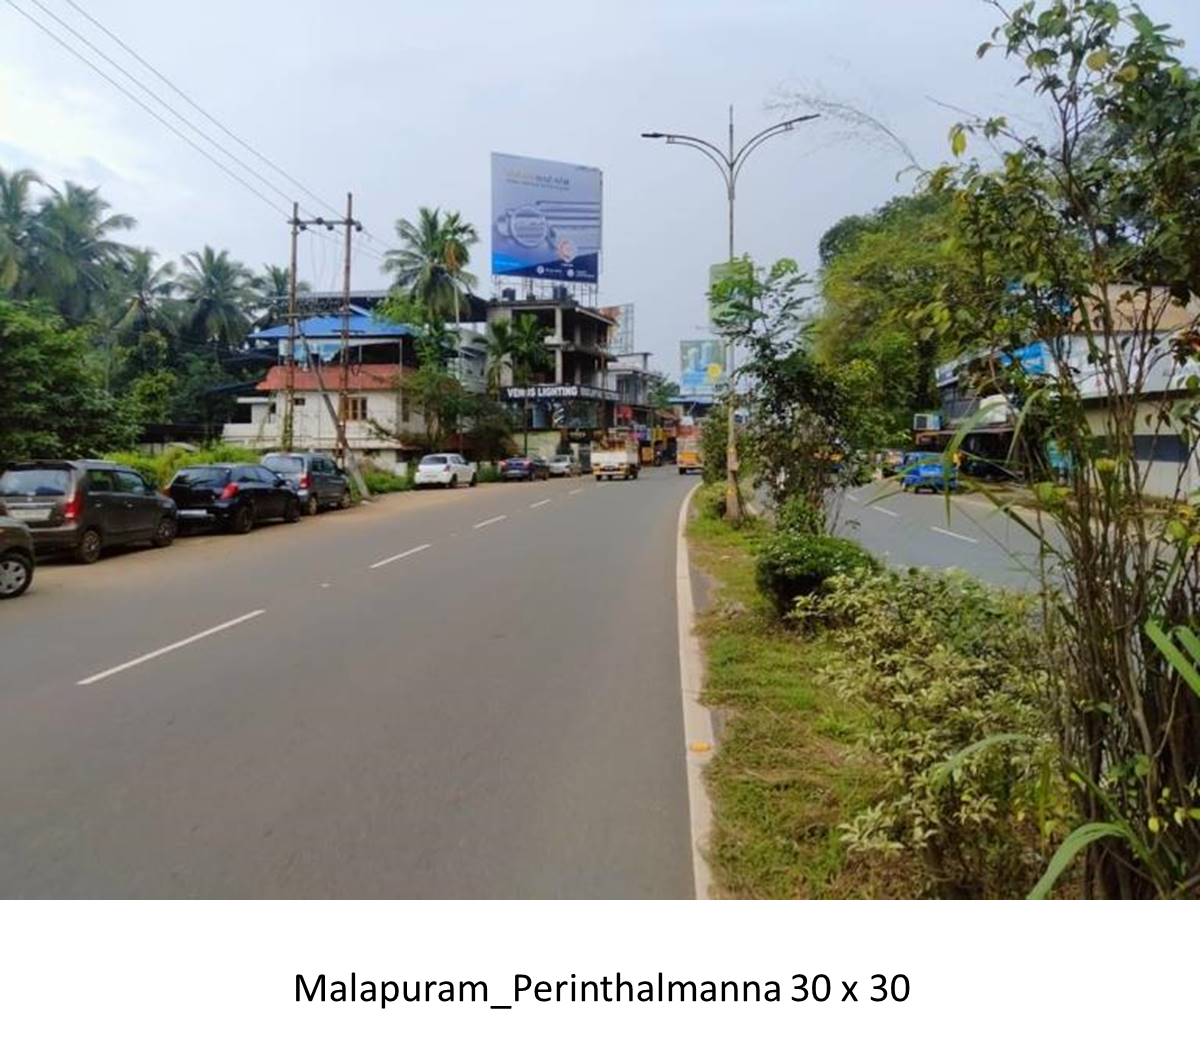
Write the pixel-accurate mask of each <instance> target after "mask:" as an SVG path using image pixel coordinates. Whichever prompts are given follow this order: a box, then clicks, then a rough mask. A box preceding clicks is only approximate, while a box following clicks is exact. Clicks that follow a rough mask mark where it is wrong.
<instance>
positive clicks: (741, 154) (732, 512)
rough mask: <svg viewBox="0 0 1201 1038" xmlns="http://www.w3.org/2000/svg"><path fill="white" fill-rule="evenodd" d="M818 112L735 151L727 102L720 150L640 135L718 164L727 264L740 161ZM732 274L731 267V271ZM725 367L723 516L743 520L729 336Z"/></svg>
mask: <svg viewBox="0 0 1201 1038" xmlns="http://www.w3.org/2000/svg"><path fill="white" fill-rule="evenodd" d="M816 118H817V115H816V114H813V115H800V116H797V117H796V118H795V119H785V120H784V122H782V123H776V124H775V125H774V126H769V127H768V128H767V129H766V130H760V131H759V132H758V133H757V134H755V135H754V136H753V137H751V138H749V139H748V140H747V141H746V142H745V143H744V144H743V145H742V147H740V148H739V149H738V150H737V151H735V150H734V106H733V105H730V123H729V135H728V137H727V146H726V148H725V149H724V150H723V149H722V148H721V147H720V146H719V145H717V144H714V143H712V142H711V141H707V140H704V139H702V138H700V137H691V136H689V135H688V134H684V133H659V132H657V131H656V132H654V133H644V134H643V135H642V136H643V137H650V138H652V139H655V140H664V141H666V142H667V143H668V144H681V145H683V146H684V147H686V148H692V149H693V150H695V151H699V152H701V153H702V154H704V155H706V156H707V157H708V158H709V161H710V162H712V163H713V164H714V165H715V166H717V170H718V172H719V173H720V174H721V176H722V180H723V181H724V182H725V185H726V230H727V235H728V244H729V257H730V265H731V268H732V267H733V263H734V189H735V187H736V185H737V183H738V174H739V173H741V172H742V167H743V164H744V163H745V162H746V160H747V158H748V157H749V156H750V154H751V152H752V151H754V150H755V149H756V148H757V147H759V145H760V144H762V143H763V142H764V141H766V140H768V139H770V138H772V137H776V136H779V135H780V134H781V133H787V132H788V131H789V130H792V129H795V128H796V127H797V126H799V125H800V124H801V123H803V122H808V121H809V120H810V119H816ZM730 273H733V270H732V269H731V270H730ZM726 370H727V377H728V378H729V380H730V403H729V415H728V416H727V419H728V420H727V423H726V517H727V518H728V519H730V520H731V521H732V522H735V523H737V522H740V521H741V520H742V495H741V494H740V493H739V489H738V439H737V435H736V431H737V430H736V426H735V422H734V411H735V406H734V405H735V403H736V400H737V397H736V395H735V386H736V376H737V368H736V367H735V365H734V340H733V339H732V338H731V339H729V341H728V342H727V345H726Z"/></svg>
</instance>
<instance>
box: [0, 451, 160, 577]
mask: <svg viewBox="0 0 1201 1038" xmlns="http://www.w3.org/2000/svg"><path fill="white" fill-rule="evenodd" d="M0 513H7V514H8V515H9V516H11V517H12V518H13V519H19V520H20V521H21V522H23V523H24V524H25V525H26V526H28V527H29V532H30V534H31V535H32V536H33V543H34V547H35V548H36V549H37V551H38V552H39V553H47V552H55V551H66V552H70V553H71V554H72V555H74V556H75V558H76V559H77V560H78V561H79V562H95V561H96V560H97V559H98V558H100V553H101V552H102V551H103V550H104V549H105V548H109V547H113V546H115V545H118V544H132V543H137V542H139V541H146V542H148V543H150V544H153V545H154V546H155V547H156V548H165V547H167V546H168V545H169V544H170V543H171V542H172V541H174V540H175V534H176V531H177V530H178V527H179V524H178V519H177V517H176V514H175V502H174V501H172V500H171V499H170V498H169V497H167V496H166V495H164V494H160V493H159V492H158V491H157V490H155V489H154V487H152V486H150V485H149V484H148V483H147V482H146V481H145V480H144V479H142V477H141V476H139V475H138V474H137V473H136V472H134V471H133V469H127V468H122V467H121V466H119V465H114V464H113V463H112V462H111V461H22V462H17V463H16V464H13V465H9V466H7V467H6V468H5V470H4V472H3V473H0Z"/></svg>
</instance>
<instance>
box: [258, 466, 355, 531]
mask: <svg viewBox="0 0 1201 1038" xmlns="http://www.w3.org/2000/svg"><path fill="white" fill-rule="evenodd" d="M263 467H264V468H268V469H270V470H271V471H272V472H274V473H275V474H276V475H278V476H283V477H284V479H286V480H287V481H288V482H289V483H291V484H292V488H293V489H294V490H295V491H296V496H297V497H299V498H300V508H301V510H302V511H303V512H304V514H305V515H316V514H317V512H318V510H319V509H322V508H349V507H350V504H351V496H350V480H348V479H347V478H346V473H344V472H343V471H342V470H341V469H340V468H338V466H337V465H336V464H334V459H333V458H329V457H326V455H324V454H315V453H313V452H311V451H294V452H288V453H284V452H278V453H272V454H264V455H263Z"/></svg>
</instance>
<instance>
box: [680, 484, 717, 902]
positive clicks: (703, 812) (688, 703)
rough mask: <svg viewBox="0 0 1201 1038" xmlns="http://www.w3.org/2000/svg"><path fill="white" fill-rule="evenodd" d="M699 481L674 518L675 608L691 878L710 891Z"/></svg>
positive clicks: (699, 893)
mask: <svg viewBox="0 0 1201 1038" xmlns="http://www.w3.org/2000/svg"><path fill="white" fill-rule="evenodd" d="M699 486H700V484H699V483H698V484H697V486H695V487H693V488H692V489H691V490H690V491H689V492H688V495H687V496H686V497H685V498H684V501H683V503H682V504H681V505H680V514H679V518H678V519H677V523H676V613H677V618H678V631H679V649H680V694H681V702H682V706H683V711H684V763H685V767H686V769H687V777H688V816H689V830H690V843H691V847H692V879H693V888H694V893H695V896H696V897H697V898H698V899H701V900H704V899H707V898H709V897H711V896H712V894H711V887H712V883H713V877H712V874H711V873H710V871H709V862H708V861H707V860H706V858H705V850H706V848H707V846H708V843H709V833H710V830H711V828H712V823H713V807H712V804H711V803H710V801H709V791H708V789H707V787H706V786H705V767H706V765H708V763H709V761H710V760H711V759H712V757H713V752H714V749H715V742H714V736H713V718H712V717H711V716H710V713H709V709H708V707H706V706H704V705H702V703H701V693H702V692H703V691H704V686H705V663H704V656H703V654H702V649H701V641H700V638H699V637H697V634H696V611H695V609H694V606H693V600H692V576H691V567H690V563H689V559H688V539H687V533H686V531H687V526H688V512H689V509H690V508H691V506H692V498H693V496H694V495H695V494H696V492H697V489H698V488H699Z"/></svg>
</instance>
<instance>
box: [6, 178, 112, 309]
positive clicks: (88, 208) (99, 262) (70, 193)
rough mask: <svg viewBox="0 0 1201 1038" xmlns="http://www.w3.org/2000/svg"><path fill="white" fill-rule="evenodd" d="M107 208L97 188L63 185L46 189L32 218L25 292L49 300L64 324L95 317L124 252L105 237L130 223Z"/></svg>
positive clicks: (106, 297)
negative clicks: (31, 259) (28, 280)
mask: <svg viewBox="0 0 1201 1038" xmlns="http://www.w3.org/2000/svg"><path fill="white" fill-rule="evenodd" d="M111 208H112V207H111V206H110V205H109V203H108V202H106V201H105V200H104V199H103V198H101V197H100V192H99V189H97V188H87V187H82V186H80V185H79V184H75V183H72V182H71V181H67V183H66V184H65V185H64V187H63V190H61V191H60V190H58V189H57V188H51V189H50V194H49V196H48V197H47V198H45V199H43V200H42V202H41V204H40V206H39V207H38V210H37V214H36V216H35V218H34V221H33V225H32V228H31V231H30V237H31V244H32V252H33V262H32V264H31V266H32V270H31V276H30V283H29V294H30V295H33V296H37V297H38V298H40V299H44V300H47V301H49V302H51V303H52V304H53V305H54V306H55V307H56V308H57V309H58V311H59V313H61V314H62V315H63V316H64V317H66V318H67V319H68V320H70V321H75V322H79V321H84V320H87V319H89V318H91V317H94V316H96V314H97V313H98V312H99V310H100V309H101V307H102V306H103V305H104V304H105V303H106V302H107V299H108V296H109V294H110V292H111V290H112V287H113V283H114V280H115V279H116V277H117V275H118V272H119V270H120V264H121V262H122V260H123V259H124V258H125V256H126V254H127V252H128V249H129V247H128V246H126V245H122V244H121V243H119V242H116V241H113V239H112V237H111V235H113V234H114V233H116V232H119V231H126V230H130V229H132V228H133V227H134V226H135V223H136V221H135V220H134V219H133V217H132V216H126V215H125V214H123V213H110V212H109V210H110V209H111Z"/></svg>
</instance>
